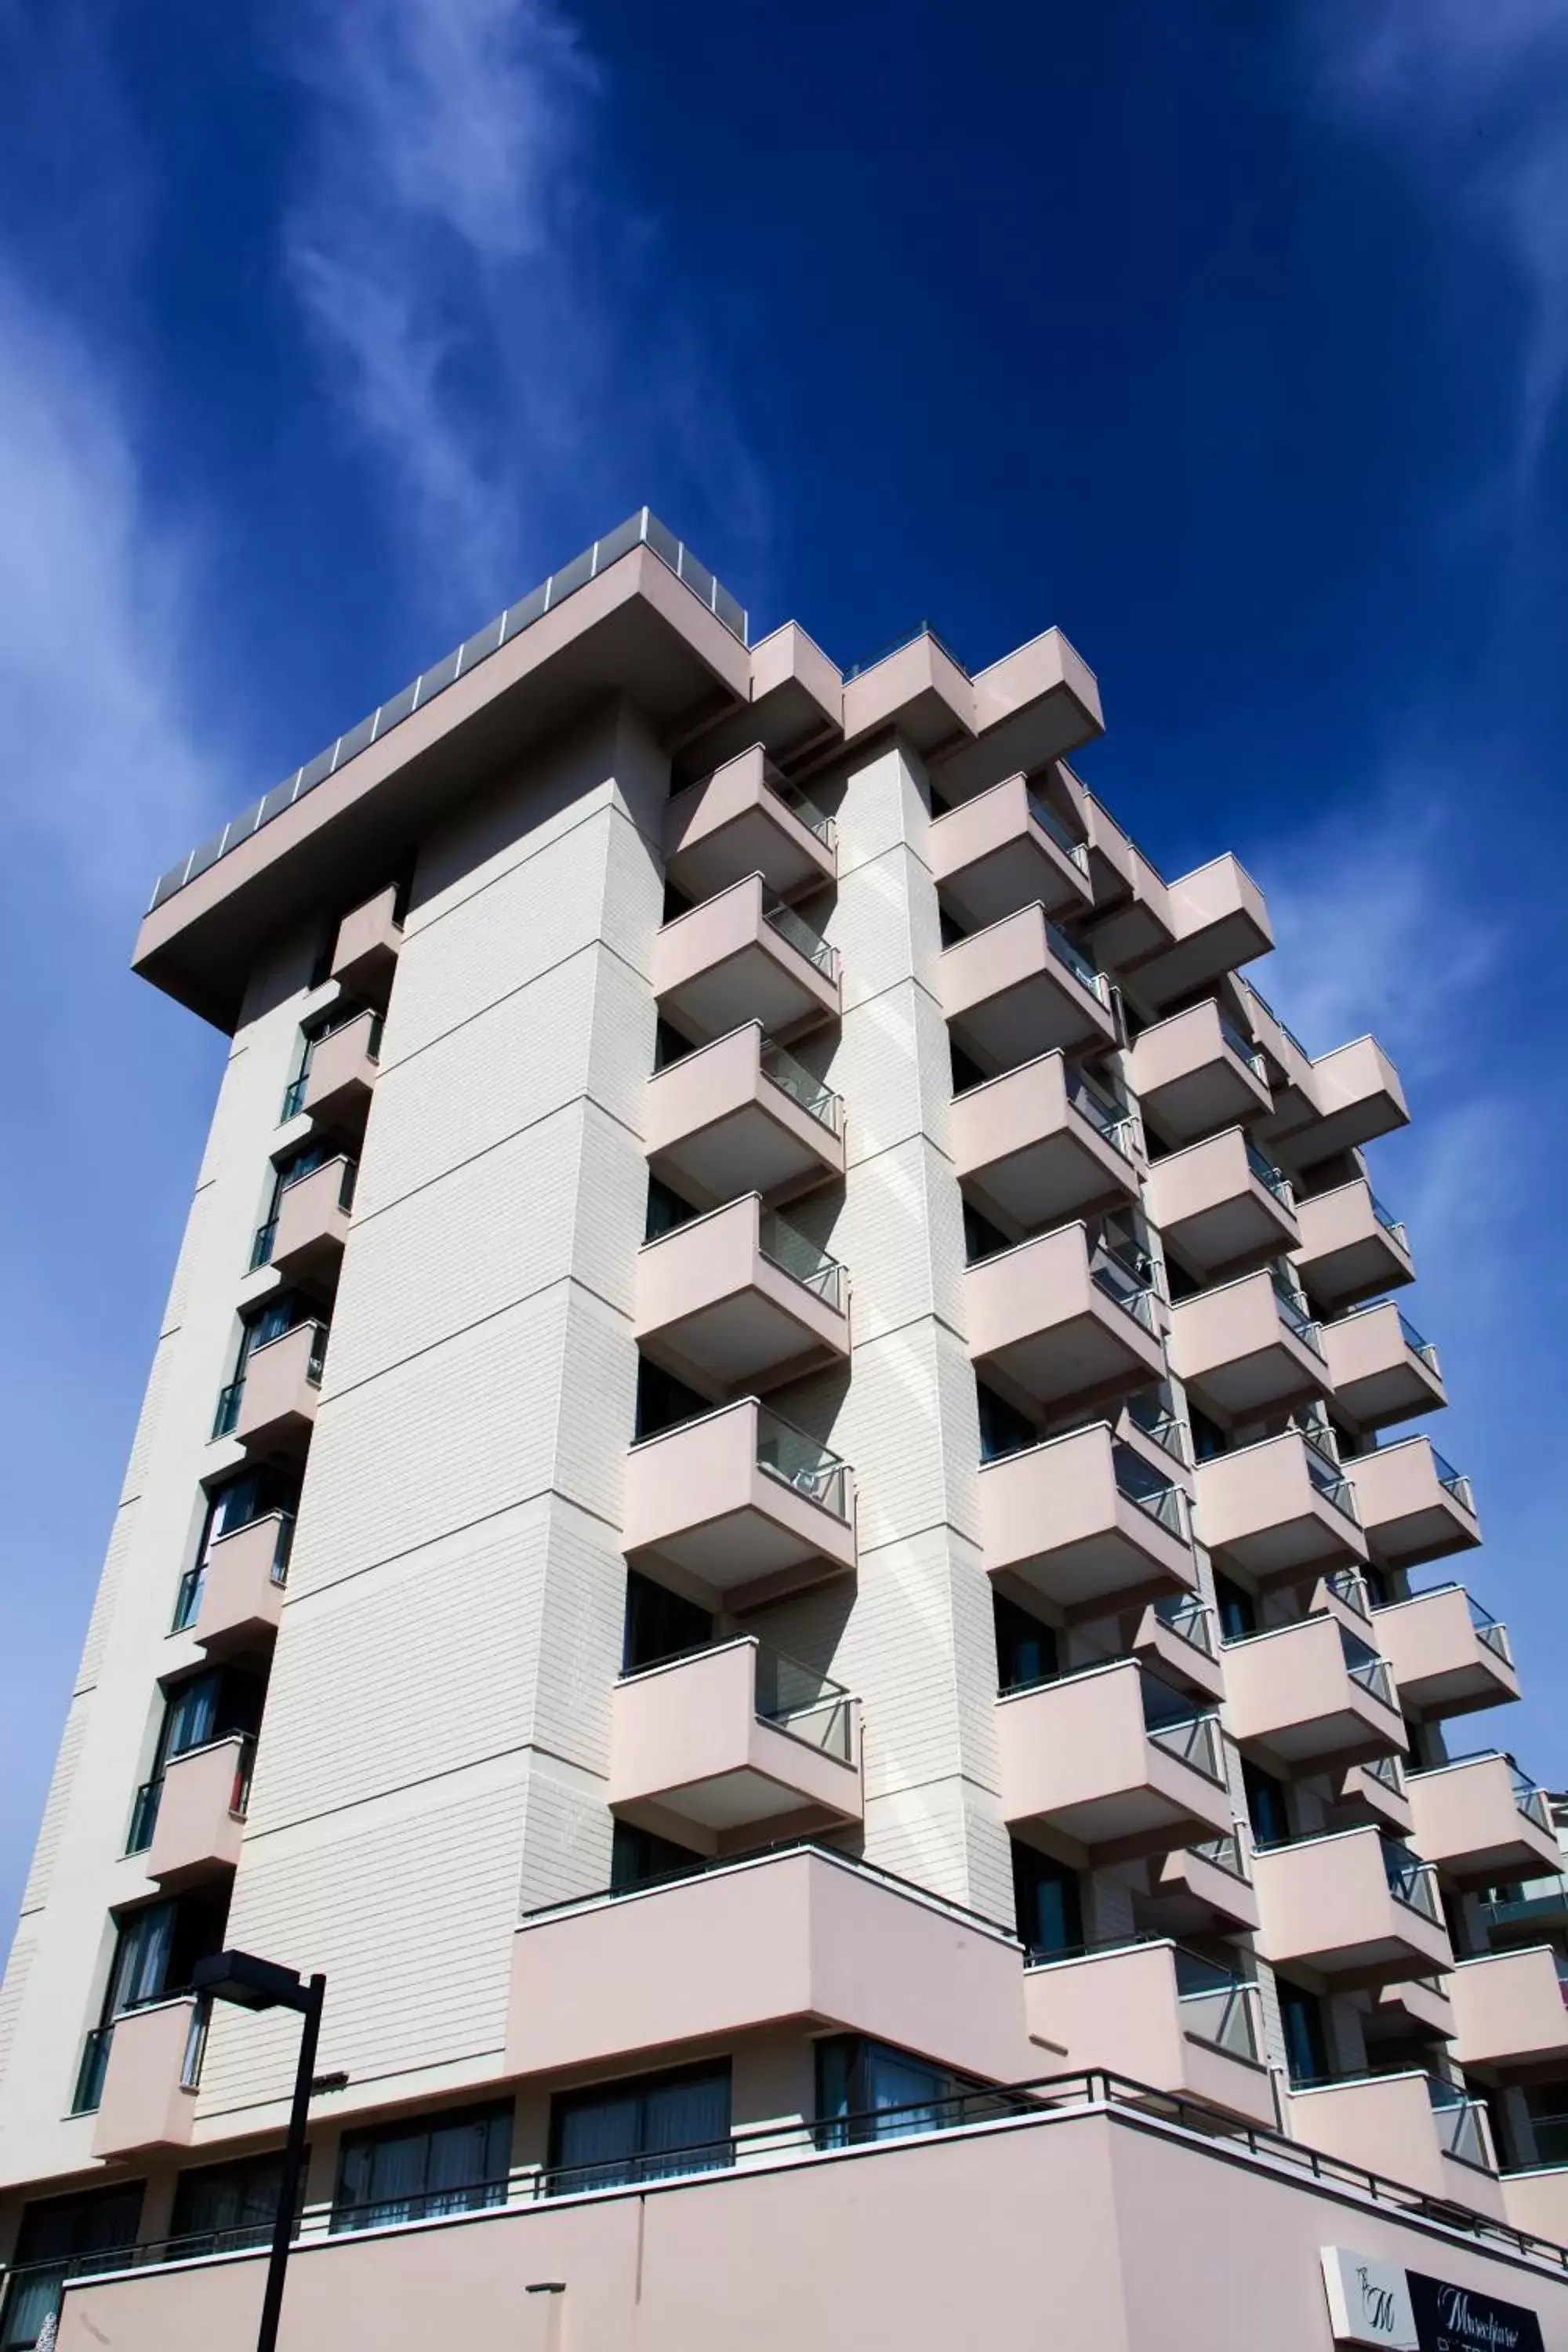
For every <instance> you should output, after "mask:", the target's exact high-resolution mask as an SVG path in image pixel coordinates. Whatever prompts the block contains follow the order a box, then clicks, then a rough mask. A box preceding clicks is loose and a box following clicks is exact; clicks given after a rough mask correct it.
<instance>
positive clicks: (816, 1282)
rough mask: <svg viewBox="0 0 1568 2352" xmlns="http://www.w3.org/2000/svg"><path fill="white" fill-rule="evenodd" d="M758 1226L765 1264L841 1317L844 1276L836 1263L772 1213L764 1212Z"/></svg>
mask: <svg viewBox="0 0 1568 2352" xmlns="http://www.w3.org/2000/svg"><path fill="white" fill-rule="evenodd" d="M758 1226H759V1231H758V1239H759V1244H760V1246H761V1249H762V1253H763V1256H764V1257H765V1258H766V1259H767V1260H768V1262H769V1264H770V1265H776V1266H777V1267H778V1268H779V1270H780V1272H781V1273H783V1274H787V1275H789V1276H791V1278H792V1279H793V1280H794V1281H795V1282H798V1283H799V1284H800V1285H801V1286H802V1288H803V1289H805V1290H809V1291H810V1292H812V1294H813V1295H814V1297H817V1298H820V1299H821V1301H822V1303H823V1305H824V1306H825V1307H833V1308H834V1309H835V1311H836V1312H837V1313H838V1314H842V1313H843V1311H844V1291H845V1272H844V1268H843V1267H842V1266H841V1265H839V1263H838V1260H837V1258H836V1257H829V1256H828V1255H827V1253H826V1250H821V1249H818V1248H817V1246H816V1243H815V1242H813V1241H808V1240H807V1239H806V1237H805V1234H803V1233H802V1232H801V1231H800V1230H799V1228H798V1226H795V1225H792V1224H790V1223H788V1222H787V1220H786V1219H784V1217H781V1216H780V1214H779V1213H778V1211H777V1210H776V1209H764V1210H763V1213H762V1215H761V1217H760V1219H759V1221H758Z"/></svg>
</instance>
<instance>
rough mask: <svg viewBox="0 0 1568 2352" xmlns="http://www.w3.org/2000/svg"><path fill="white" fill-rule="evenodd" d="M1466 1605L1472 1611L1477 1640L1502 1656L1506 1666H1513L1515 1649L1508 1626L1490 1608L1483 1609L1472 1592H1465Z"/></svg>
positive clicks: (1498, 1655) (1495, 1653)
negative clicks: (1509, 1635)
mask: <svg viewBox="0 0 1568 2352" xmlns="http://www.w3.org/2000/svg"><path fill="white" fill-rule="evenodd" d="M1465 1606H1466V1608H1467V1609H1468V1611H1469V1612H1470V1622H1471V1624H1472V1625H1473V1626H1474V1627H1475V1629H1476V1638H1477V1640H1478V1641H1479V1642H1481V1643H1484V1644H1485V1646H1486V1647H1487V1648H1488V1649H1489V1650H1490V1651H1491V1652H1492V1653H1493V1654H1494V1656H1496V1657H1500V1659H1501V1660H1502V1662H1503V1664H1504V1665H1505V1666H1511V1665H1512V1664H1513V1649H1512V1645H1511V1644H1510V1641H1509V1638H1508V1627H1507V1626H1506V1625H1501V1624H1500V1623H1499V1622H1498V1621H1497V1619H1496V1618H1495V1617H1494V1616H1493V1615H1492V1614H1491V1612H1490V1611H1489V1610H1488V1609H1483V1608H1482V1607H1481V1604H1480V1602H1479V1601H1478V1600H1477V1599H1476V1598H1475V1596H1474V1595H1473V1594H1472V1593H1469V1592H1467V1593H1466V1594H1465Z"/></svg>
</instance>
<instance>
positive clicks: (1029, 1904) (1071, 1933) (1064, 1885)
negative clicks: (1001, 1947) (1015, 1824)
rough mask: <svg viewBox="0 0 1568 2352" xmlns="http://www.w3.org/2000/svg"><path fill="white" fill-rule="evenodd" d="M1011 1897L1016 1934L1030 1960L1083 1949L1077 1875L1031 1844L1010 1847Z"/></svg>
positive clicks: (1051, 1957) (1081, 1915)
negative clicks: (1013, 1905) (1016, 1926)
mask: <svg viewBox="0 0 1568 2352" xmlns="http://www.w3.org/2000/svg"><path fill="white" fill-rule="evenodd" d="M1013 1900H1014V1903H1015V1905H1016V1909H1017V1917H1018V1936H1019V1939H1020V1941H1021V1942H1022V1944H1023V1946H1024V1948H1025V1950H1026V1952H1027V1954H1028V1956H1029V1958H1031V1959H1034V1960H1042V1959H1054V1958H1060V1957H1061V1956H1062V1955H1063V1954H1064V1953H1067V1952H1078V1951H1081V1950H1082V1949H1083V1907H1082V1905H1081V1903H1080V1901H1079V1886H1078V1874H1077V1873H1076V1871H1071V1870H1067V1869H1064V1868H1063V1866H1062V1864H1060V1863H1059V1862H1052V1861H1051V1859H1050V1857H1049V1855H1048V1854H1043V1853H1037V1852H1036V1851H1035V1849H1034V1847H1033V1846H1031V1845H1019V1844H1017V1843H1015V1844H1014V1847H1013Z"/></svg>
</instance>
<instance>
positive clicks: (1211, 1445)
mask: <svg viewBox="0 0 1568 2352" xmlns="http://www.w3.org/2000/svg"><path fill="white" fill-rule="evenodd" d="M1187 1421H1188V1423H1189V1424H1190V1426H1191V1429H1192V1433H1193V1454H1194V1458H1195V1459H1196V1460H1197V1461H1199V1462H1213V1461H1215V1460H1216V1459H1217V1458H1218V1456H1219V1455H1220V1454H1227V1453H1228V1452H1229V1451H1230V1440H1229V1438H1228V1437H1227V1436H1226V1433H1225V1432H1224V1430H1223V1429H1222V1428H1221V1427H1220V1425H1219V1423H1218V1422H1217V1421H1211V1420H1210V1419H1209V1416H1208V1414H1207V1413H1206V1412H1204V1411H1203V1410H1202V1409H1201V1407H1199V1406H1198V1405H1195V1404H1194V1402H1193V1401H1192V1399H1191V1397H1189V1398H1188V1399H1187Z"/></svg>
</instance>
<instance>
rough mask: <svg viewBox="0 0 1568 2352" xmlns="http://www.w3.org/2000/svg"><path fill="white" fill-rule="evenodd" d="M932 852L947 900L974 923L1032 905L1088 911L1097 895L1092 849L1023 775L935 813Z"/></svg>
mask: <svg viewBox="0 0 1568 2352" xmlns="http://www.w3.org/2000/svg"><path fill="white" fill-rule="evenodd" d="M926 855H927V856H928V858H929V859H930V862H931V874H932V877H933V878H934V879H935V881H936V882H937V883H938V884H939V886H940V887H942V894H943V897H944V898H945V899H946V901H947V903H948V904H949V905H950V906H952V908H955V909H956V910H957V912H958V914H959V915H960V916H961V917H962V918H963V921H964V922H965V923H966V924H967V925H968V926H969V928H970V929H972V930H973V929H981V928H982V927H983V926H984V925H986V924H989V923H999V922H1000V921H1001V920H1002V919H1003V917H1004V916H1005V915H1016V914H1017V913H1019V912H1020V911H1021V909H1023V908H1026V907H1043V908H1044V909H1045V911H1046V913H1047V915H1081V914H1083V913H1085V912H1086V911H1087V910H1088V908H1090V907H1091V906H1092V905H1093V903H1094V891H1093V887H1092V886H1091V884H1090V882H1089V852H1088V849H1087V848H1086V846H1085V845H1084V844H1083V843H1082V842H1081V841H1079V840H1075V838H1074V836H1073V835H1072V834H1071V833H1069V832H1068V828H1067V826H1066V825H1065V824H1063V822H1062V820H1061V818H1060V817H1059V816H1058V814H1057V813H1056V811H1055V810H1054V809H1053V808H1051V807H1050V806H1049V805H1048V803H1047V802H1045V801H1044V800H1041V799H1037V797H1036V795H1035V794H1034V793H1031V792H1030V790H1029V787H1028V785H1027V784H1026V782H1025V781H1024V779H1023V777H1022V776H1009V777H1008V778H1007V779H1006V781H1005V782H1003V783H1000V784H994V785H993V786H992V788H991V790H990V791H989V792H988V793H976V794H975V796H974V798H973V800H969V801H964V802H963V803H961V804H960V806H959V807H957V808H955V809H950V810H949V811H948V813H947V814H946V815H945V816H939V817H937V818H935V819H934V820H933V822H932V824H931V831H930V833H929V834H928V835H927V836H926Z"/></svg>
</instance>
